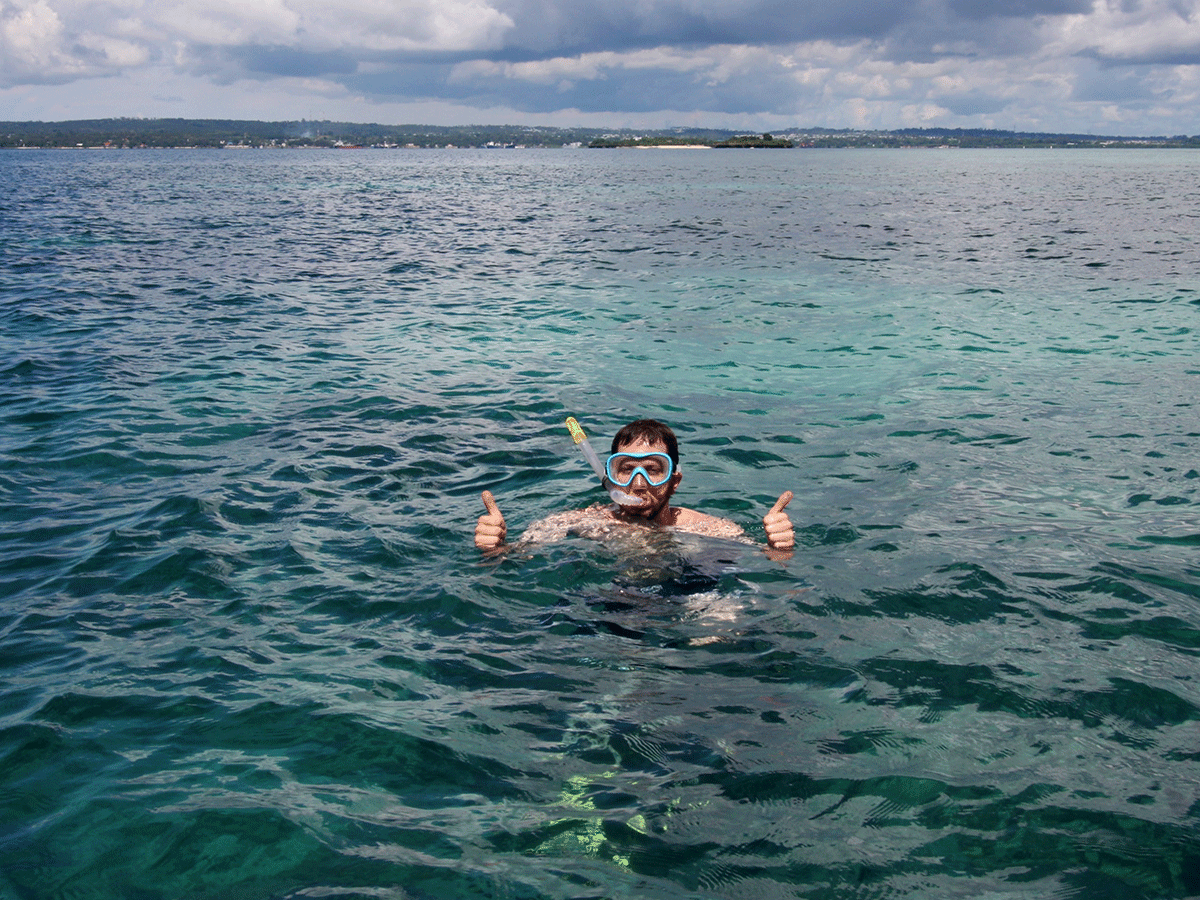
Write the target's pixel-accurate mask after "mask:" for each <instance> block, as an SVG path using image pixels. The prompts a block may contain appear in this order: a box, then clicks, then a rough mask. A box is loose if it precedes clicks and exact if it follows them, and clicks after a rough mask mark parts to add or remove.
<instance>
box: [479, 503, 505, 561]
mask: <svg viewBox="0 0 1200 900" xmlns="http://www.w3.org/2000/svg"><path fill="white" fill-rule="evenodd" d="M481 496H482V498H483V505H484V506H486V507H487V513H486V514H484V515H482V516H480V517H479V521H478V522H476V523H475V546H476V547H478V548H479V549H480V550H495V549H496V548H497V547H499V546H500V545H501V544H503V543H504V537H505V535H507V534H508V526H507V525H505V524H504V515H503V514H502V513H501V512H500V507H498V506H497V505H496V498H495V497H493V496H492V492H491V491H484V492H483V494H482V495H481Z"/></svg>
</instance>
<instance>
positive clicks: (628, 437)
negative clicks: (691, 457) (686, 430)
mask: <svg viewBox="0 0 1200 900" xmlns="http://www.w3.org/2000/svg"><path fill="white" fill-rule="evenodd" d="M639 441H644V442H645V443H647V444H663V445H665V446H666V448H667V456H669V457H671V462H672V464H673V465H674V466H675V467H676V468H678V467H679V441H677V440H676V439H675V432H673V431H672V430H671V429H670V428H669V427H668V426H666V425H664V424H663V423H662V422H659V421H657V420H656V419H638V420H637V421H636V422H630V423H629V424H628V425H626V426H625V427H624V428H622V429H621V430H620V431H618V432H617V434H616V436H615V437H614V438H613V440H612V449H611V450H610V451H609V452H610V453H616V452H617V450H619V449H620V448H621V447H624V446H625V445H626V444H636V443H638V442H639Z"/></svg>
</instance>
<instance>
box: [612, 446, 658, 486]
mask: <svg viewBox="0 0 1200 900" xmlns="http://www.w3.org/2000/svg"><path fill="white" fill-rule="evenodd" d="M604 474H605V475H606V476H607V477H608V480H609V481H611V482H612V483H613V484H615V485H616V486H617V487H629V486H630V485H631V484H633V479H635V478H637V477H638V475H641V476H642V477H643V478H644V479H646V483H647V484H648V485H650V487H660V486H662V485H664V484H666V483H667V482H668V481H670V480H671V476H672V475H673V474H675V464H674V463H673V462H672V461H671V457H669V456H668V455H667V454H665V453H659V452H657V451H655V452H651V453H614V454H613V455H612V456H610V457H609V458H608V461H607V462H606V463H605V464H604Z"/></svg>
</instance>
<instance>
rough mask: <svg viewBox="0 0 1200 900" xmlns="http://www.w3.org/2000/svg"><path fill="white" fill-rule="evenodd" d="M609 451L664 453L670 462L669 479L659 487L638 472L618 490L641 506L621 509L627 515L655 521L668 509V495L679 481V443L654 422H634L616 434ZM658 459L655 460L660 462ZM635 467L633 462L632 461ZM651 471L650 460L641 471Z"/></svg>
mask: <svg viewBox="0 0 1200 900" xmlns="http://www.w3.org/2000/svg"><path fill="white" fill-rule="evenodd" d="M612 452H613V453H614V454H616V453H631V454H654V453H665V454H666V455H667V456H668V457H669V458H670V460H671V470H672V471H671V473H670V477H669V478H668V479H667V480H666V481H665V482H664V483H662V484H657V485H654V484H650V483H649V481H648V480H647V478H646V476H645V475H643V474H641V472H639V473H638V474H637V475H636V476H634V478H633V480H632V482H630V483H629V485H628V486H627V487H626V486H622V490H623V491H625V492H626V493H628V494H632V495H633V496H635V497H638V498H639V499H641V500H642V505H641V506H622V507H621V508H622V510H623V511H624V512H625V513H626V514H627V515H635V516H637V517H639V518H644V519H658V518H659V517H660V516H663V515H666V514H667V513H668V512H669V509H670V500H671V495H672V494H674V493H675V489H676V488H677V487H679V482H680V481H682V480H683V473H682V472H680V471H679V442H678V441H677V440H676V439H675V432H673V431H672V430H671V429H670V428H668V427H667V426H666V425H664V424H663V423H662V422H657V421H655V420H654V419H638V420H637V421H636V422H630V423H629V424H628V425H626V426H625V427H624V428H622V429H621V430H620V431H618V432H617V434H616V436H615V437H614V438H613V442H612ZM661 458H662V457H661V456H660V457H658V459H660V460H661ZM635 464H636V462H635ZM651 470H652V460H647V461H646V468H644V469H643V470H642V471H643V472H650V471H651Z"/></svg>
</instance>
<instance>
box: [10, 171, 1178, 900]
mask: <svg viewBox="0 0 1200 900" xmlns="http://www.w3.org/2000/svg"><path fill="white" fill-rule="evenodd" d="M1198 162H1200V158H1197V157H1196V156H1195V155H1194V154H1191V153H1189V152H1186V151H1146V152H1141V151H1129V152H1126V151H1109V152H1103V151H1026V152H1021V151H1014V152H1001V151H979V152H946V153H938V152H913V153H909V152H903V151H880V152H871V151H829V152H824V151H813V152H808V151H796V152H786V153H785V152H780V153H757V152H745V153H735V152H730V153H718V152H699V151H696V152H693V151H671V152H667V151H662V152H652V151H628V152H600V151H595V152H589V151H577V152H568V151H547V152H540V151H528V152H483V151H480V152H473V151H447V152H437V151H429V152H405V153H401V152H384V151H380V152H375V151H359V152H336V151H329V152H320V151H312V152H303V153H300V152H296V153H290V152H282V151H281V152H269V153H268V152H262V153H233V152H228V151H227V152H215V151H214V152H207V151H173V152H168V151H163V152H158V151H143V152H136V151H128V152H116V151H114V152H107V153H98V152H96V153H91V152H84V151H80V152H16V151H14V152H9V153H5V154H0V175H2V180H3V183H4V184H5V186H6V187H5V190H4V191H3V192H0V222H3V235H4V240H3V242H2V243H0V348H2V350H3V353H2V355H0V422H2V425H0V500H2V501H3V502H2V503H0V516H2V517H3V519H2V521H3V527H2V528H0V597H2V598H3V600H2V602H0V897H3V898H9V897H12V898H43V897H45V898H50V897H55V898H57V897H71V898H93V897H95V898H109V897H112V898H183V897H187V898H227V897H238V898H309V897H334V898H350V897H363V898H396V900H402V898H467V897H480V898H483V897H487V898H495V897H500V898H672V900H674V898H716V897H728V898H754V900H770V898H784V897H787V898H792V897H804V898H839V900H841V898H852V897H853V898H881V897H921V898H951V897H955V898H957V897H971V898H981V897H989V898H991V897H1037V898H1047V897H1054V898H1074V897H1078V898H1089V900H1091V898H1108V897H1111V898H1120V900H1128V898H1143V897H1144V898H1150V897H1180V898H1182V897H1190V896H1197V895H1200V768H1198V766H1197V762H1198V761H1200V739H1198V737H1200V728H1198V721H1200V682H1198V675H1197V657H1198V655H1200V558H1198V557H1197V552H1198V548H1200V510H1198V503H1200V496H1198V491H1197V488H1198V487H1200V462H1198V460H1197V450H1198V449H1200V421H1198V416H1197V413H1198V405H1197V404H1198V402H1200V357H1198V355H1197V338H1196V325H1197V320H1198V318H1200V212H1198V211H1200V176H1198V174H1197V173H1198V172H1200V165H1198ZM567 415H575V416H577V417H578V418H579V419H580V421H581V423H582V424H583V425H584V427H585V428H586V429H588V431H589V433H590V434H591V435H592V436H593V438H594V440H595V442H596V443H597V444H600V445H603V444H606V443H607V440H608V438H609V436H611V434H612V433H613V431H615V429H616V428H618V427H619V426H620V425H621V424H623V423H624V422H625V421H628V420H629V419H631V418H634V417H639V416H644V415H648V416H655V417H659V418H662V419H664V420H666V421H668V422H669V423H670V424H672V425H673V426H674V427H675V428H676V431H677V432H678V434H679V435H680V439H681V444H682V453H683V471H684V475H685V477H684V482H683V485H682V487H681V489H680V493H679V495H678V500H679V502H680V503H682V504H683V505H686V506H691V507H694V508H698V509H702V510H705V511H708V512H712V513H716V514H720V515H725V516H728V517H731V518H733V519H735V520H736V521H738V522H739V523H741V524H743V525H744V526H746V528H747V530H749V531H751V532H755V529H757V528H759V527H760V526H759V525H758V522H759V519H760V518H761V516H762V515H763V514H764V513H765V512H766V510H767V509H768V508H769V506H770V505H771V503H772V502H773V501H774V499H775V498H776V497H777V496H778V495H779V494H780V492H781V491H783V490H784V489H792V490H794V491H795V493H796V499H795V500H794V501H793V503H792V505H791V506H790V508H789V512H790V513H791V515H792V518H793V521H794V522H795V523H796V527H797V537H798V543H799V547H798V550H797V552H796V554H795V556H794V557H793V558H792V559H791V560H790V561H788V562H786V563H779V562H773V561H771V560H769V559H767V558H765V557H764V556H762V555H761V554H760V553H758V552H757V551H756V550H754V549H748V548H744V547H741V546H738V545H731V544H727V543H722V542H719V541H708V540H704V539H700V538H688V539H672V538H670V537H667V536H662V537H661V538H660V539H656V540H654V541H651V542H649V543H638V542H623V543H619V544H612V545H605V544H599V543H595V542H589V541H586V540H583V539H570V540H567V541H565V542H563V543H560V544H556V545H552V546H544V547H539V548H534V549H532V550H530V551H528V552H524V553H516V554H510V555H509V556H507V557H504V558H501V559H487V560H485V559H481V558H480V557H479V555H478V554H477V553H476V551H475V549H474V547H473V546H472V541H471V532H472V529H473V525H474V520H475V518H476V517H477V516H478V515H480V514H481V513H482V512H483V511H484V510H483V506H482V503H481V502H480V500H479V493H480V491H481V490H483V489H484V488H487V489H490V490H492V491H493V492H494V493H495V495H496V497H497V500H498V502H499V503H500V506H501V508H502V509H503V510H504V511H505V514H506V516H507V517H508V521H509V527H510V532H512V533H519V532H520V530H522V529H523V528H524V527H525V526H526V525H528V524H530V523H532V522H534V521H536V520H537V519H539V518H541V517H543V516H545V515H547V514H549V513H552V512H555V511H559V510H562V509H569V508H575V507H581V506H584V505H586V504H588V503H590V502H596V501H598V500H600V499H602V495H601V493H600V491H599V489H598V487H597V485H596V484H595V482H594V480H593V479H592V478H591V477H590V474H589V472H588V470H587V469H586V467H585V465H584V463H583V461H582V459H581V458H580V457H579V456H578V454H577V453H576V452H575V450H574V448H573V447H572V446H571V443H570V439H569V437H568V435H567V433H566V429H565V428H564V426H563V420H564V419H565V417H566V416H567Z"/></svg>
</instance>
